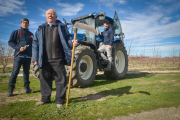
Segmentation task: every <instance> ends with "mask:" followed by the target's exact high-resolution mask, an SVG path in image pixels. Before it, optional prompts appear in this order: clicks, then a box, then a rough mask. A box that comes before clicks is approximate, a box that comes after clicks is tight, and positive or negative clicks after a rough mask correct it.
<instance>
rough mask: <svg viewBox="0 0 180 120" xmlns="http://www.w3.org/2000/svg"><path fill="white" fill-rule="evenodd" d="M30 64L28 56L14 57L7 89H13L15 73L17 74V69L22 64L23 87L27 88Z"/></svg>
mask: <svg viewBox="0 0 180 120" xmlns="http://www.w3.org/2000/svg"><path fill="white" fill-rule="evenodd" d="M30 64H31V59H30V58H21V57H19V56H17V57H15V58H14V63H13V71H12V74H11V77H10V79H9V87H8V90H9V91H13V90H14V88H15V84H16V78H17V75H18V74H19V70H20V68H21V65H23V79H24V88H25V89H28V88H29V84H30V81H29V69H30Z"/></svg>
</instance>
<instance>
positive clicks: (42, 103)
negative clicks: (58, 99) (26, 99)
mask: <svg viewBox="0 0 180 120" xmlns="http://www.w3.org/2000/svg"><path fill="white" fill-rule="evenodd" d="M44 104H47V102H41V101H39V102H37V103H36V106H41V105H44Z"/></svg>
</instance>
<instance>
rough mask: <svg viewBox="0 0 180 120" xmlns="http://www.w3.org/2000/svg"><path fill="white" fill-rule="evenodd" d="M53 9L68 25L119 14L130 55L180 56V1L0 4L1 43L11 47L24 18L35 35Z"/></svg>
mask: <svg viewBox="0 0 180 120" xmlns="http://www.w3.org/2000/svg"><path fill="white" fill-rule="evenodd" d="M50 8H51V9H54V10H55V11H56V12H57V15H58V19H59V20H61V21H63V18H65V19H66V21H67V22H70V19H73V18H76V17H79V16H83V15H86V14H89V13H92V12H96V13H99V12H105V13H106V16H109V17H111V18H113V16H114V13H115V10H116V11H117V13H118V16H119V19H120V21H121V26H122V30H123V32H124V34H125V39H124V43H125V46H126V49H127V50H129V48H130V55H145V56H153V53H158V54H159V55H161V57H167V56H172V55H173V53H174V55H176V56H179V54H180V0H0V11H1V13H0V42H2V43H4V44H7V43H8V40H9V37H10V34H11V33H12V31H14V30H17V29H19V28H20V27H21V26H20V21H21V19H22V18H28V19H29V20H30V25H29V30H30V31H31V32H32V33H35V31H36V30H37V28H38V26H39V25H41V24H43V23H45V22H46V18H45V14H46V11H47V10H48V9H50Z"/></svg>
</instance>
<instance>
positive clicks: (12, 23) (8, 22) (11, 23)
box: [5, 21, 21, 26]
mask: <svg viewBox="0 0 180 120" xmlns="http://www.w3.org/2000/svg"><path fill="white" fill-rule="evenodd" d="M5 23H7V24H10V25H15V26H21V25H20V23H19V24H17V23H14V22H10V21H6V22H5Z"/></svg>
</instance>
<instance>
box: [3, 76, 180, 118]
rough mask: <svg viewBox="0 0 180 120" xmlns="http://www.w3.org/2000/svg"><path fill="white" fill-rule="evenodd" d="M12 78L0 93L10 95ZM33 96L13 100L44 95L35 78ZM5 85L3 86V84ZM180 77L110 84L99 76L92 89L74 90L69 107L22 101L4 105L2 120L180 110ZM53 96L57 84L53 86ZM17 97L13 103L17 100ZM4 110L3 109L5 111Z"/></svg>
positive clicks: (139, 78)
mask: <svg viewBox="0 0 180 120" xmlns="http://www.w3.org/2000/svg"><path fill="white" fill-rule="evenodd" d="M8 79H9V77H5V76H1V77H0V92H6V91H7V85H8V83H5V81H6V80H7V82H8ZM30 79H31V88H32V89H33V90H34V91H36V93H33V94H23V95H18V96H13V97H18V98H19V99H23V98H24V97H37V96H38V95H40V87H39V85H40V84H39V81H38V80H36V79H35V78H33V77H31V78H30ZM2 81H3V82H2ZM17 81H19V82H17V84H16V89H15V91H18V90H21V89H23V80H22V77H18V79H17ZM179 83H180V75H179V74H147V75H146V74H144V75H127V76H126V77H125V78H124V79H122V80H112V81H107V80H106V79H105V77H104V76H97V77H96V80H94V82H93V84H92V85H91V86H89V87H88V88H72V89H71V94H70V101H69V107H68V108H65V106H63V107H62V108H61V109H57V108H56V103H55V96H54V95H53V96H52V97H51V100H52V102H51V103H50V104H46V105H43V106H39V107H36V106H35V104H36V102H37V101H34V100H29V101H21V102H18V101H17V102H15V103H9V104H5V105H4V104H3V106H2V105H1V104H0V119H1V118H8V119H11V118H17V119H43V120H44V119H52V120H53V119H68V120H69V119H82V120H91V119H98V118H101V119H103V118H107V119H111V118H113V117H114V116H119V115H128V114H129V113H139V112H141V111H142V110H144V111H146V110H153V109H157V108H163V107H171V106H174V107H178V106H180V95H179V93H180V84H179ZM53 92H55V83H54V82H53ZM13 97H11V98H9V99H13ZM2 108H3V109H2Z"/></svg>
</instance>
